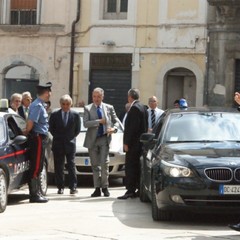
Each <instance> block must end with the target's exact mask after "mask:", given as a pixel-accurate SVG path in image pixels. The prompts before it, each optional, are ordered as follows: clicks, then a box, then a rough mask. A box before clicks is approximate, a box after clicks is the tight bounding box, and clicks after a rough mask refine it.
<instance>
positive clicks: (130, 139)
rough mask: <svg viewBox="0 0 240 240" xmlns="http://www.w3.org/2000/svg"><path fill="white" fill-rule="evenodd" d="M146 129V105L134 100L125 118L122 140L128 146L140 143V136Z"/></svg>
mask: <svg viewBox="0 0 240 240" xmlns="http://www.w3.org/2000/svg"><path fill="white" fill-rule="evenodd" d="M147 130H148V112H147V108H146V106H144V105H143V104H141V103H140V102H139V101H135V102H134V103H133V105H132V106H131V108H130V110H129V111H128V115H127V118H126V120H125V127H124V135H123V142H124V144H126V145H128V146H133V145H135V144H136V143H140V136H141V134H142V133H145V132H147Z"/></svg>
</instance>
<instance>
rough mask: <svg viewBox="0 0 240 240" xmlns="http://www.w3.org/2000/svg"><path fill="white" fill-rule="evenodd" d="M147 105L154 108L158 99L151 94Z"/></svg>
mask: <svg viewBox="0 0 240 240" xmlns="http://www.w3.org/2000/svg"><path fill="white" fill-rule="evenodd" d="M148 105H149V107H150V108H151V109H155V108H156V107H157V105H158V99H157V97H156V96H152V97H150V98H149V99H148Z"/></svg>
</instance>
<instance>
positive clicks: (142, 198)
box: [139, 167, 149, 202]
mask: <svg viewBox="0 0 240 240" xmlns="http://www.w3.org/2000/svg"><path fill="white" fill-rule="evenodd" d="M139 198H140V201H141V202H149V198H148V195H147V193H146V190H145V187H144V180H143V169H142V167H141V173H140V188H139Z"/></svg>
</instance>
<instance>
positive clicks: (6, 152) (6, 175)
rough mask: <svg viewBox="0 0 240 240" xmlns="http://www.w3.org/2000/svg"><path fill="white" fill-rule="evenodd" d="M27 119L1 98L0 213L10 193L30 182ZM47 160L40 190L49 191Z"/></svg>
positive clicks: (43, 192)
mask: <svg viewBox="0 0 240 240" xmlns="http://www.w3.org/2000/svg"><path fill="white" fill-rule="evenodd" d="M25 128H26V121H25V120H24V119H23V118H22V117H20V116H19V115H18V114H16V113H15V112H14V111H11V110H10V109H8V100H7V99H0V213H1V212H4V211H5V209H6V207H7V200H8V194H10V193H11V192H12V191H13V190H14V189H19V188H20V187H21V186H23V185H24V184H26V183H28V179H29V175H28V172H29V164H30V162H29V158H28V148H27V137H26V136H24V135H23V134H22V133H23V130H24V129H25ZM46 169H47V162H46V163H45V164H44V169H43V171H42V173H41V177H40V183H41V184H40V186H41V187H40V190H41V192H42V194H43V195H46V192H47V174H46V173H47V171H46Z"/></svg>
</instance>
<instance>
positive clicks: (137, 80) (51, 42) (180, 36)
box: [0, 0, 210, 114]
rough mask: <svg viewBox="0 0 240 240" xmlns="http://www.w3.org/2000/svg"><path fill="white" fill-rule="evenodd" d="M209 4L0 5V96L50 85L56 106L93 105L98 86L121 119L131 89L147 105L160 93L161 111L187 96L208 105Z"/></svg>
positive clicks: (89, 0) (59, 1)
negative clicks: (69, 101)
mask: <svg viewBox="0 0 240 240" xmlns="http://www.w3.org/2000/svg"><path fill="white" fill-rule="evenodd" d="M24 4H29V5H27V6H25V5H24ZM208 6H209V4H208V2H207V1H203V0H177V1H176V0H167V1H166V0H151V1H146V0H129V1H128V0H0V53H1V54H0V85H1V86H3V87H2V91H1V92H0V94H1V96H2V97H9V96H10V93H12V92H15V91H17V92H22V91H23V90H26V89H28V90H29V89H31V90H32V91H34V86H35V85H36V83H37V82H38V81H40V82H48V81H52V82H53V96H52V102H53V107H55V106H58V99H59V97H60V96H61V95H62V94H65V93H70V94H71V95H72V96H73V99H74V104H75V105H79V103H81V104H82V103H83V102H84V103H88V102H90V101H91V91H92V89H93V88H94V87H97V86H99V87H102V88H104V90H105V101H106V102H108V103H111V104H113V105H114V106H115V108H116V110H117V113H118V114H119V113H120V112H121V111H123V110H124V105H125V103H126V101H127V91H128V89H129V88H131V87H136V88H139V89H140V91H141V100H142V102H144V103H145V104H147V100H148V98H149V97H150V96H152V95H156V96H157V97H158V98H159V106H160V107H161V108H162V109H166V108H169V107H172V106H173V102H174V100H175V99H178V98H182V97H184V98H186V99H187V101H188V103H189V105H190V106H202V105H203V104H204V94H205V92H204V91H206V84H204V82H205V80H206V78H205V72H206V49H207V14H208ZM208 87H209V86H208ZM209 96H210V94H209ZM208 99H210V98H208Z"/></svg>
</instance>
